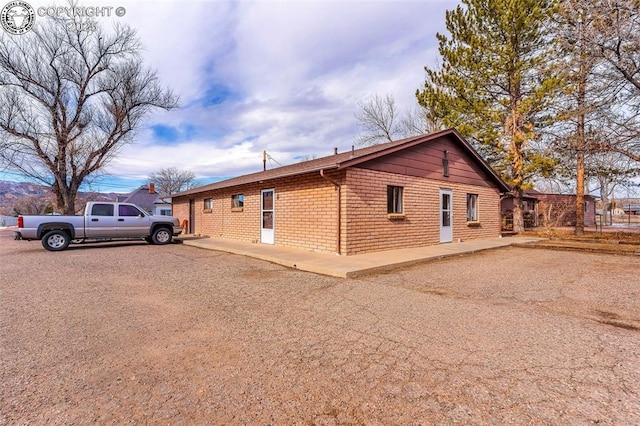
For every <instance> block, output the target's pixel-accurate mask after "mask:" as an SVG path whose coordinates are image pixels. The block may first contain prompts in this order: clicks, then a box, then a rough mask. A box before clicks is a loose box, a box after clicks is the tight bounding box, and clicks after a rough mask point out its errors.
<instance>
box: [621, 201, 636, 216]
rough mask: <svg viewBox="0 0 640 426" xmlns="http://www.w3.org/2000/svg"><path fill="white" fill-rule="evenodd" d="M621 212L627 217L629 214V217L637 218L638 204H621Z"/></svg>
mask: <svg viewBox="0 0 640 426" xmlns="http://www.w3.org/2000/svg"><path fill="white" fill-rule="evenodd" d="M622 211H623V212H624V214H627V215H628V214H629V213H631V215H633V216H638V215H640V204H624V203H622Z"/></svg>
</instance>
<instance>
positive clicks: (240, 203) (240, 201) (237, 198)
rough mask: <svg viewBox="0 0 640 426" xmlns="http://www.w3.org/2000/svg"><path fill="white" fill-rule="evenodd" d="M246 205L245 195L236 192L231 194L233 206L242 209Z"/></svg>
mask: <svg viewBox="0 0 640 426" xmlns="http://www.w3.org/2000/svg"><path fill="white" fill-rule="evenodd" d="M243 207H244V195H242V194H236V195H232V196H231V208H232V209H241V208H243Z"/></svg>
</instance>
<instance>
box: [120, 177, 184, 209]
mask: <svg viewBox="0 0 640 426" xmlns="http://www.w3.org/2000/svg"><path fill="white" fill-rule="evenodd" d="M118 201H120V202H123V203H132V204H135V205H137V206H139V207H142V208H143V209H145V210H146V211H148V212H149V213H151V214H153V215H158V216H162V215H164V216H171V198H170V197H162V196H160V195H158V193H157V192H156V190H155V185H154V184H153V183H150V184H148V185H142V186H141V187H140V188H138V189H136V190H135V191H133V192H131V193H130V194H124V195H118Z"/></svg>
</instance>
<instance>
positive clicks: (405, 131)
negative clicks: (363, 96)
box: [356, 94, 437, 146]
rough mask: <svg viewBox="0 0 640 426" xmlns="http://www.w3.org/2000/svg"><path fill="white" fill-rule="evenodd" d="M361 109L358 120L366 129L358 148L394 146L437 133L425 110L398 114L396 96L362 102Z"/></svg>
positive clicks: (358, 138)
mask: <svg viewBox="0 0 640 426" xmlns="http://www.w3.org/2000/svg"><path fill="white" fill-rule="evenodd" d="M358 108H359V111H358V112H357V113H356V120H357V121H358V124H359V125H360V127H362V129H363V132H362V133H361V134H360V135H359V136H358V137H357V138H356V144H358V145H364V146H369V145H375V144H378V143H383V142H391V141H393V140H397V139H400V138H406V137H410V136H416V135H420V134H422V133H429V132H433V131H435V130H437V126H436V125H435V124H434V123H432V122H431V121H430V120H429V118H428V115H427V114H426V112H425V110H424V107H422V106H419V105H418V106H416V107H415V108H413V109H411V110H409V111H407V112H405V113H404V114H401V113H399V112H398V109H397V107H396V101H395V99H394V97H393V95H389V94H387V95H385V96H384V97H381V96H379V95H377V94H376V95H373V97H371V99H369V100H368V101H366V102H359V103H358Z"/></svg>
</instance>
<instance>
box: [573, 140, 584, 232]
mask: <svg viewBox="0 0 640 426" xmlns="http://www.w3.org/2000/svg"><path fill="white" fill-rule="evenodd" d="M575 207H576V227H575V231H574V233H575V234H576V235H577V236H582V235H584V152H583V151H578V164H577V175H576V206H575Z"/></svg>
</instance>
